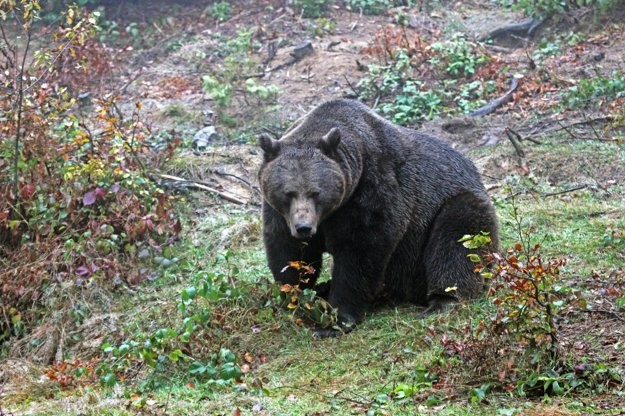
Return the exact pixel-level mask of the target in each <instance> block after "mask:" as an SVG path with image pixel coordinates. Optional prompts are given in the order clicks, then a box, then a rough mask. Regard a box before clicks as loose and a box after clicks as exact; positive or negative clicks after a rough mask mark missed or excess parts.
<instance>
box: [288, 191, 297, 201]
mask: <svg viewBox="0 0 625 416" xmlns="http://www.w3.org/2000/svg"><path fill="white" fill-rule="evenodd" d="M285 195H286V197H287V198H289V199H293V198H295V197H296V196H297V194H296V193H295V191H289V192H286V193H285Z"/></svg>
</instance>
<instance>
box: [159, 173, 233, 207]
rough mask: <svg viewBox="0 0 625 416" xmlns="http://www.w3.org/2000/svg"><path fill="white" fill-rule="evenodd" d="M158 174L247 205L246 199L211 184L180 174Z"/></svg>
mask: <svg viewBox="0 0 625 416" xmlns="http://www.w3.org/2000/svg"><path fill="white" fill-rule="evenodd" d="M156 176H158V177H160V178H163V179H168V180H170V181H175V182H184V184H185V185H189V186H193V187H194V188H198V189H203V190H205V191H208V192H212V193H214V194H217V195H218V196H219V197H221V198H223V199H225V200H226V201H230V202H234V203H235V204H239V205H245V201H242V200H240V199H238V198H236V197H234V196H232V195H228V194H227V193H225V192H221V191H219V190H217V189H215V188H211V187H210V186H206V185H204V184H201V183H198V182H196V181H191V180H188V179H184V178H180V177H178V176H173V175H166V174H164V173H157V174H156Z"/></svg>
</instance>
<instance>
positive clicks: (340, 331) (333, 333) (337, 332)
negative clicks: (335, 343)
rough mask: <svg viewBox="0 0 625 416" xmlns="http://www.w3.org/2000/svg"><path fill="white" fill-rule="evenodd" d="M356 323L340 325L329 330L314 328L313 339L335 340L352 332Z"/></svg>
mask: <svg viewBox="0 0 625 416" xmlns="http://www.w3.org/2000/svg"><path fill="white" fill-rule="evenodd" d="M355 326H356V323H340V324H337V325H335V326H333V327H331V328H316V329H314V330H313V333H312V335H313V337H314V338H336V337H340V336H341V335H345V334H348V333H350V332H352V330H353V329H354V327H355Z"/></svg>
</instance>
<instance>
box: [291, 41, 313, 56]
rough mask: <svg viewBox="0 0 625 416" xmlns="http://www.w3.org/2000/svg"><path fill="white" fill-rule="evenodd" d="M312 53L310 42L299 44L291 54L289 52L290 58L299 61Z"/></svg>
mask: <svg viewBox="0 0 625 416" xmlns="http://www.w3.org/2000/svg"><path fill="white" fill-rule="evenodd" d="M312 53H313V46H312V42H310V41H308V42H304V43H300V44H299V45H297V46H296V47H295V48H294V49H293V52H291V56H292V57H293V58H295V59H296V60H298V61H299V60H300V59H302V58H303V57H305V56H308V55H310V54H312Z"/></svg>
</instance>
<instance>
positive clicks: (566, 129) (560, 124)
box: [558, 120, 579, 139]
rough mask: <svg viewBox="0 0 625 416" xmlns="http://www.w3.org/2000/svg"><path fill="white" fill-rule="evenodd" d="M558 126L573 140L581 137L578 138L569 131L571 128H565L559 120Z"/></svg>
mask: <svg viewBox="0 0 625 416" xmlns="http://www.w3.org/2000/svg"><path fill="white" fill-rule="evenodd" d="M558 125H559V126H560V127H562V130H564V131H565V132H567V133H568V134H569V135H570V136H571V137H572V138H574V139H579V137H577V135H575V134H574V133H573V132H572V131H571V130H569V127H570V126H565V125H564V124H562V122H561V121H560V120H558Z"/></svg>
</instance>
